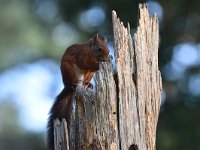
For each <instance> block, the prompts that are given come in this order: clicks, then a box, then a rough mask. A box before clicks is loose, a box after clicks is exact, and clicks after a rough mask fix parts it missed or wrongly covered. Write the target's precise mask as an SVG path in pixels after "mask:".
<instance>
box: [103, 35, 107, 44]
mask: <svg viewBox="0 0 200 150" xmlns="http://www.w3.org/2000/svg"><path fill="white" fill-rule="evenodd" d="M102 42H103V43H104V44H107V38H106V36H104V37H103V38H102Z"/></svg>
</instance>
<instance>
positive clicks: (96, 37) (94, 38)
mask: <svg viewBox="0 0 200 150" xmlns="http://www.w3.org/2000/svg"><path fill="white" fill-rule="evenodd" d="M93 40H94V44H96V43H98V42H99V35H98V33H97V34H95V36H94V37H93Z"/></svg>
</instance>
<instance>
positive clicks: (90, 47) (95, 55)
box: [47, 34, 109, 150]
mask: <svg viewBox="0 0 200 150" xmlns="http://www.w3.org/2000/svg"><path fill="white" fill-rule="evenodd" d="M108 56H109V50H108V47H107V39H106V37H104V38H99V36H98V34H96V35H95V36H94V37H93V38H92V39H90V40H89V41H88V42H87V43H84V44H74V45H72V46H70V47H68V48H67V50H66V51H65V53H64V55H63V56H62V59H61V67H60V68H61V74H62V80H63V83H64V89H63V90H62V92H61V93H60V94H59V95H58V96H57V98H56V100H55V102H54V104H53V106H52V108H51V110H50V116H49V120H48V131H47V144H48V150H54V135H53V128H54V127H53V121H54V119H56V118H58V119H59V120H60V121H61V119H62V118H65V119H66V121H67V123H69V117H70V112H71V110H72V98H73V93H74V90H75V89H76V85H77V84H80V83H81V84H85V85H86V86H88V88H93V85H92V84H91V83H90V80H91V79H92V77H93V75H94V73H95V72H96V71H98V70H99V65H100V63H101V62H103V61H106V60H107V59H108Z"/></svg>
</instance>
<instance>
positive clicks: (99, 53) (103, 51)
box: [89, 34, 109, 62]
mask: <svg viewBox="0 0 200 150" xmlns="http://www.w3.org/2000/svg"><path fill="white" fill-rule="evenodd" d="M89 45H90V47H91V49H92V54H93V55H94V56H95V57H96V59H97V61H98V62H105V61H107V60H108V57H109V50H108V47H107V39H106V37H103V38H99V36H98V34H96V35H95V36H94V37H93V38H92V39H90V42H89Z"/></svg>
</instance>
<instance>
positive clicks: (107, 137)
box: [54, 4, 162, 150]
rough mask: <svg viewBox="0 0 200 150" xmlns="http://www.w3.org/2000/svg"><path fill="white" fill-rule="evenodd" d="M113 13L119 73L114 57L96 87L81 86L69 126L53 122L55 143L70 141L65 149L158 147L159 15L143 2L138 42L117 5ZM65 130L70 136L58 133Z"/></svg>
mask: <svg viewBox="0 0 200 150" xmlns="http://www.w3.org/2000/svg"><path fill="white" fill-rule="evenodd" d="M112 19H113V32H114V48H115V60H116V64H117V73H116V74H115V75H114V73H113V67H112V62H111V60H110V61H109V62H106V63H103V64H102V65H101V67H100V70H99V71H98V72H97V73H96V76H95V82H96V92H93V91H91V90H89V89H85V87H84V86H82V85H79V86H78V87H77V89H76V92H75V94H74V98H73V101H74V102H73V106H74V109H73V112H72V117H71V121H70V124H68V127H69V130H67V129H66V121H63V122H64V123H61V125H64V126H63V127H62V128H60V127H59V128H58V127H57V126H58V125H57V124H54V125H55V128H54V130H55V132H54V133H55V135H54V137H55V145H65V147H66V148H61V150H67V149H70V150H73V149H80V150H128V149H129V150H155V149H156V146H155V142H156V126H157V121H158V115H159V110H160V103H161V92H162V83H161V75H160V72H159V69H158V40H159V39H158V30H159V29H158V19H157V17H156V16H155V15H154V16H153V17H150V16H149V13H148V8H147V6H146V5H145V4H140V5H139V21H138V27H137V31H136V33H135V34H134V42H133V40H132V37H131V33H130V26H129V25H128V28H125V27H124V25H123V23H122V22H120V20H119V18H117V15H116V13H115V12H114V11H113V12H112ZM59 129H60V130H61V131H59ZM62 132H63V133H64V134H63V135H64V136H66V137H64V138H58V136H59V135H60V133H62ZM58 139H65V140H66V141H63V140H60V141H59V140H58ZM62 142H65V143H62ZM58 149H59V148H56V150H58ZM59 150H60V149H59Z"/></svg>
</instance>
